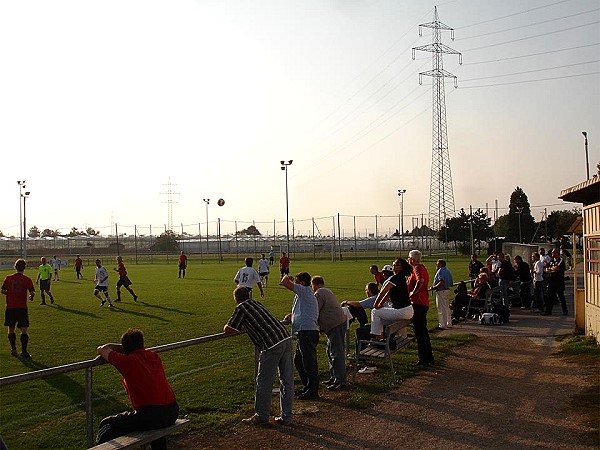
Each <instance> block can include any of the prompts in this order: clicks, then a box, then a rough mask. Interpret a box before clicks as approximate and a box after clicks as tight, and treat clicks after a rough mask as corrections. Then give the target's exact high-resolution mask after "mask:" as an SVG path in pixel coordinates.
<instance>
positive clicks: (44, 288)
mask: <svg viewBox="0 0 600 450" xmlns="http://www.w3.org/2000/svg"><path fill="white" fill-rule="evenodd" d="M40 261H41V263H42V264H40V267H39V269H38V275H37V278H36V279H35V282H36V283H38V282H39V283H40V296H41V297H42V302H41V303H40V305H45V304H46V296H45V295H44V293H46V294H48V296H49V297H50V303H54V297H53V296H52V293H51V292H50V283H51V282H52V266H51V265H50V264H48V262H47V260H46V257H45V256H42V259H41V260H40Z"/></svg>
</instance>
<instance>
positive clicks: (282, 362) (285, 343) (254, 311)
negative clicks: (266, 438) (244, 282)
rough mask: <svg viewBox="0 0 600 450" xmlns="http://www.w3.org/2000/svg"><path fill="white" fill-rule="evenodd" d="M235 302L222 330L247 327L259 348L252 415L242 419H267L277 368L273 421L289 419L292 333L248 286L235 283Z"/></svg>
mask: <svg viewBox="0 0 600 450" xmlns="http://www.w3.org/2000/svg"><path fill="white" fill-rule="evenodd" d="M233 298H234V299H235V302H236V303H237V306H236V307H235V311H234V312H233V314H232V316H231V317H230V318H229V321H228V322H227V324H226V325H225V326H224V327H223V332H224V333H225V334H229V333H234V332H236V331H246V332H247V333H248V337H249V338H250V340H251V341H252V342H253V343H254V345H255V346H256V349H257V350H258V352H259V355H258V368H257V371H256V389H255V397H254V415H253V416H251V417H249V418H247V419H242V422H244V423H246V424H251V425H258V424H265V423H268V421H269V415H270V410H271V397H272V391H273V379H274V378H275V372H276V371H277V370H279V406H280V408H281V416H279V417H276V418H275V422H276V423H280V424H283V425H289V424H290V423H291V422H292V417H293V416H292V403H293V396H294V368H293V365H292V337H291V336H290V334H289V333H288V331H287V329H286V328H285V327H284V326H283V325H282V324H281V322H279V320H277V319H276V318H275V317H274V316H273V315H272V314H271V313H270V312H269V310H268V309H267V308H265V307H264V306H263V305H262V304H261V303H259V302H257V301H254V300H251V299H250V293H249V291H248V288H246V287H245V286H238V287H237V288H236V289H235V290H234V291H233Z"/></svg>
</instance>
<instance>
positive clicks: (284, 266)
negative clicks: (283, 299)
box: [279, 252, 290, 277]
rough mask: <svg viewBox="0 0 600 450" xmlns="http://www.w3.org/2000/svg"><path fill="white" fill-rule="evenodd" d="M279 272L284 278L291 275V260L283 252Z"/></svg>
mask: <svg viewBox="0 0 600 450" xmlns="http://www.w3.org/2000/svg"><path fill="white" fill-rule="evenodd" d="M279 271H280V272H281V276H282V277H283V276H284V275H289V274H290V258H288V257H287V255H286V254H285V252H282V253H281V258H279Z"/></svg>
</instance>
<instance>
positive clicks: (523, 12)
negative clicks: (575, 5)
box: [456, 0, 571, 30]
mask: <svg viewBox="0 0 600 450" xmlns="http://www.w3.org/2000/svg"><path fill="white" fill-rule="evenodd" d="M569 1H571V0H561V1H559V2H555V3H550V4H549V5H542V6H538V7H536V8H530V9H526V10H525V11H520V12H516V13H512V14H508V15H506V16H501V17H496V18H495V19H488V20H484V21H482V22H477V23H472V24H470V25H465V26H463V27H458V28H456V29H457V30H464V29H465V28H471V27H475V26H477V25H482V24H484V23H490V22H495V21H496V20H502V19H506V18H508V17H513V16H518V15H521V14H526V13H528V12H531V11H537V10H538V9H544V8H549V7H551V6H555V5H559V4H561V3H566V2H569Z"/></svg>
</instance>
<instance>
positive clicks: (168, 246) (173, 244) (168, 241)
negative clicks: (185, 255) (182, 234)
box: [150, 230, 179, 252]
mask: <svg viewBox="0 0 600 450" xmlns="http://www.w3.org/2000/svg"><path fill="white" fill-rule="evenodd" d="M150 250H153V251H161V252H168V251H173V250H175V251H179V242H177V235H176V234H175V233H174V232H173V230H167V231H165V232H164V233H162V234H161V235H160V236H158V237H157V238H156V241H155V242H154V244H153V245H152V246H150Z"/></svg>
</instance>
